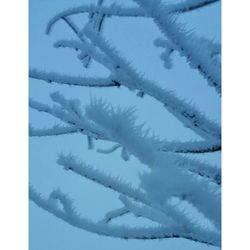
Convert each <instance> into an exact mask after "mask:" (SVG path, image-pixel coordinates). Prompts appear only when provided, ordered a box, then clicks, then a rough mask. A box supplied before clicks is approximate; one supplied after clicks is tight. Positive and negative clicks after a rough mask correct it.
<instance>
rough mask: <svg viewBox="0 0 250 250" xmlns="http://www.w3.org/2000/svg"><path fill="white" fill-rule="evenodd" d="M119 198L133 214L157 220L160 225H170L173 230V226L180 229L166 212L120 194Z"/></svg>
mask: <svg viewBox="0 0 250 250" xmlns="http://www.w3.org/2000/svg"><path fill="white" fill-rule="evenodd" d="M119 198H120V200H121V201H122V203H123V205H124V206H125V208H126V209H127V210H128V211H130V212H131V213H133V214H134V215H135V216H139V217H140V216H142V217H145V218H147V219H149V220H152V221H154V222H157V223H159V224H161V225H166V226H171V227H172V228H173V231H175V229H174V228H178V230H180V227H179V226H178V224H177V223H176V222H175V221H174V220H172V219H171V218H169V217H167V216H166V214H164V213H162V212H160V211H157V210H155V209H153V208H151V207H149V206H145V205H142V204H138V203H136V202H133V201H131V200H130V199H128V198H127V197H126V196H123V195H120V197H119Z"/></svg>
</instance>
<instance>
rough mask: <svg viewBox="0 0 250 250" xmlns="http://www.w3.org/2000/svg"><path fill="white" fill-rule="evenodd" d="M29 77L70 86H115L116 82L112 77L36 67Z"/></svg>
mask: <svg viewBox="0 0 250 250" xmlns="http://www.w3.org/2000/svg"><path fill="white" fill-rule="evenodd" d="M29 77H30V78H33V79H37V80H43V81H46V82H48V83H52V82H55V83H59V84H66V85H69V86H79V87H82V86H86V87H114V86H116V85H115V83H113V82H112V80H111V79H110V78H96V77H82V76H69V75H64V74H59V73H54V72H43V71H38V70H36V69H30V71H29Z"/></svg>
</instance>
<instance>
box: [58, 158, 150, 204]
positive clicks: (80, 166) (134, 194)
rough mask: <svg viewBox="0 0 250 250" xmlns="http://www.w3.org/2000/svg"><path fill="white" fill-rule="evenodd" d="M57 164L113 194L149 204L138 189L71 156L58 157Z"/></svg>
mask: <svg viewBox="0 0 250 250" xmlns="http://www.w3.org/2000/svg"><path fill="white" fill-rule="evenodd" d="M57 163H58V164H59V165H61V166H63V167H64V169H65V170H70V171H72V172H74V173H76V174H78V175H80V176H82V177H84V178H87V179H90V180H92V181H94V182H96V183H98V184H100V185H102V186H104V187H106V188H109V189H111V190H113V191H115V192H118V193H120V194H123V195H125V196H128V197H130V198H132V199H134V200H138V201H140V202H142V203H146V204H149V201H148V200H147V198H146V197H145V194H144V193H142V192H141V191H140V190H139V189H136V188H133V187H132V186H131V185H130V184H129V183H125V182H124V181H122V180H120V179H119V178H118V177H116V178H115V177H112V176H109V175H106V174H104V173H102V172H101V171H99V170H97V169H94V168H93V167H92V166H89V165H86V164H84V163H83V162H77V161H76V159H75V157H73V156H71V155H68V156H66V155H62V154H61V155H60V156H59V158H58V160H57Z"/></svg>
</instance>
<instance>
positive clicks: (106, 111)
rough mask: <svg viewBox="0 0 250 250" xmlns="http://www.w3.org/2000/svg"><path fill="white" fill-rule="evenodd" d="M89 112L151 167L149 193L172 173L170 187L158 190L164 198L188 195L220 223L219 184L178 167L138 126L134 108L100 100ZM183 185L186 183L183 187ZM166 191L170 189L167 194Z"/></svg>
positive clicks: (203, 210) (92, 105)
mask: <svg viewBox="0 0 250 250" xmlns="http://www.w3.org/2000/svg"><path fill="white" fill-rule="evenodd" d="M86 115H87V117H89V119H91V120H92V121H93V122H95V123H96V124H99V125H100V124H101V125H102V128H103V129H104V130H105V131H106V133H107V134H109V136H110V138H112V139H113V140H114V141H117V142H118V143H119V144H121V145H123V146H124V147H125V148H127V149H128V151H129V152H130V153H131V154H133V155H134V156H135V157H137V158H138V159H139V160H140V161H141V162H142V163H143V164H145V165H147V166H148V167H150V169H151V170H152V172H151V173H149V174H148V175H147V174H145V175H144V177H141V180H142V183H144V184H145V183H147V184H146V186H145V187H146V188H145V190H147V192H149V194H148V195H151V194H150V193H151V192H152V197H153V196H155V195H156V194H155V193H154V190H152V185H155V186H158V184H160V185H163V184H162V183H165V181H164V180H165V179H166V177H168V178H167V182H166V183H165V185H166V187H165V188H164V187H162V188H164V189H163V190H162V192H160V191H157V195H161V199H163V200H164V199H167V197H169V195H170V196H171V195H174V196H183V195H184V196H185V197H186V199H187V200H188V201H189V202H190V203H192V204H193V205H194V206H195V207H197V208H198V209H199V211H200V212H201V213H203V214H204V215H205V216H206V217H207V218H208V219H209V220H211V221H212V222H213V223H215V225H216V226H218V227H220V195H219V193H216V190H217V188H214V187H212V186H211V185H210V182H209V181H207V180H205V179H202V180H198V179H197V178H196V177H194V176H192V175H190V174H189V173H188V172H187V171H185V170H184V169H180V168H178V165H177V160H178V158H176V155H175V154H173V153H163V152H161V151H158V150H157V149H155V147H154V140H153V138H148V136H147V135H146V134H145V133H144V132H143V130H142V128H141V127H140V126H135V117H134V115H133V113H132V111H131V110H121V109H117V110H115V109H112V108H110V107H107V106H106V107H105V106H104V105H103V104H102V103H98V102H97V103H92V104H91V105H90V106H89V107H87V108H86ZM157 178H158V179H157ZM162 178H163V179H162ZM170 179H171V180H170ZM153 180H154V181H153ZM177 180H178V181H177ZM168 182H169V183H168ZM179 182H180V183H179ZM180 186H182V187H183V188H182V189H181V190H180ZM164 190H165V191H164ZM163 192H166V196H164V195H163ZM157 195H156V197H157Z"/></svg>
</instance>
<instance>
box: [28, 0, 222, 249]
mask: <svg viewBox="0 0 250 250" xmlns="http://www.w3.org/2000/svg"><path fill="white" fill-rule="evenodd" d="M95 2H96V1H94V0H89V1H84V4H85V3H86V4H87V3H95ZM109 2H111V1H108V0H106V1H105V3H109ZM117 2H122V1H117ZM123 3H124V2H123ZM126 3H127V4H130V1H127V2H126ZM81 4H83V2H82V1H80V0H78V1H77V0H71V1H69V0H68V1H66V0H54V1H49V0H43V1H38V0H30V20H29V22H30V37H29V38H30V43H29V49H30V52H29V57H30V63H29V64H30V66H31V67H35V68H38V69H41V70H46V71H55V72H61V73H68V74H71V75H74V74H75V75H84V76H88V75H91V76H105V75H107V74H108V72H107V71H106V69H105V68H103V67H102V66H100V65H98V64H96V63H92V65H91V67H90V69H88V70H85V69H83V67H82V65H81V63H80V62H79V61H78V59H77V58H76V53H75V52H74V51H71V50H67V49H55V48H53V43H54V42H55V41H56V40H57V39H61V38H71V37H72V38H73V37H74V36H73V34H72V33H71V31H70V30H69V29H68V28H67V27H66V26H65V25H64V24H63V23H62V22H61V23H58V24H57V25H56V26H55V29H54V31H53V33H52V34H51V35H50V36H47V35H45V26H46V23H47V22H48V20H49V19H50V18H51V17H52V16H53V15H55V14H56V13H57V12H59V11H61V10H64V9H66V8H68V7H74V6H79V5H81ZM178 19H179V20H180V21H181V22H183V23H185V24H186V27H187V29H192V30H194V31H195V33H197V34H198V35H200V36H203V37H207V38H209V39H214V40H215V41H217V42H220V32H221V31H220V5H219V4H215V5H213V6H210V7H206V8H204V9H203V10H198V11H194V12H192V13H189V14H185V15H181V16H180V17H179V18H178ZM74 20H75V21H76V22H78V23H84V22H86V20H87V18H86V17H76V18H75V19H74ZM103 34H104V36H105V37H106V38H107V39H108V40H109V41H111V43H112V44H114V45H115V46H116V47H117V48H119V50H120V51H121V52H122V54H123V55H125V56H126V57H127V58H128V59H129V60H130V61H131V62H132V64H133V65H134V66H135V67H136V68H138V70H139V71H140V72H143V73H145V76H146V77H148V78H149V79H152V80H154V81H155V82H156V83H157V84H159V85H161V86H163V87H164V88H167V89H171V90H173V91H175V92H176V93H177V94H178V95H179V96H180V97H183V98H186V99H188V100H190V101H191V102H192V103H194V104H196V106H198V107H199V109H200V110H201V111H202V112H204V113H206V114H207V115H208V117H210V118H211V119H212V120H215V121H217V122H219V121H220V98H219V97H218V95H217V94H216V93H215V91H214V89H213V88H210V87H208V86H207V84H206V81H205V80H204V79H203V78H202V77H201V76H200V75H199V74H198V73H197V71H196V70H191V69H190V68H189V66H188V65H187V63H186V61H185V59H184V58H181V57H179V55H178V54H176V53H175V54H174V57H173V59H174V67H173V69H171V70H166V69H165V68H164V67H163V64H162V61H161V60H160V59H159V55H160V53H161V49H159V48H157V49H156V48H155V47H154V45H153V40H154V39H155V38H157V37H161V35H160V32H159V31H158V29H157V28H156V26H155V25H154V23H153V22H152V21H151V20H149V19H139V18H137V19H134V18H129V19H124V18H123V19H121V18H110V19H108V20H106V22H105V23H104V30H103ZM29 87H30V96H31V97H32V98H34V99H36V100H39V101H42V102H45V103H47V102H49V103H51V101H50V98H49V95H50V93H52V92H54V91H60V92H61V93H63V94H64V95H65V96H66V97H74V98H79V99H80V100H81V101H82V103H83V105H84V104H87V103H88V102H89V100H90V97H98V98H103V99H104V100H107V101H108V102H110V103H111V104H113V105H120V106H124V107H128V106H135V107H136V110H137V114H138V121H141V122H145V121H146V122H147V125H148V126H149V127H150V128H151V129H152V130H153V131H154V133H155V134H157V135H159V136H161V137H164V138H166V139H168V140H175V139H176V140H182V141H187V140H190V139H197V138H198V137H197V136H196V135H195V134H194V133H193V132H192V131H190V130H188V129H187V128H185V127H184V126H183V125H182V124H181V123H179V122H178V121H176V119H174V118H173V116H172V115H171V114H169V113H168V112H166V110H164V109H163V107H162V106H161V105H160V104H159V103H157V102H156V101H154V100H152V99H151V98H150V97H147V96H146V97H145V98H143V99H140V98H138V97H136V94H135V93H134V92H130V91H128V90H127V89H124V88H120V89H89V88H77V87H75V88H74V87H72V88H70V87H67V86H59V85H49V84H47V83H46V82H41V81H35V80H30V85H29ZM30 122H31V123H32V124H33V125H34V126H35V127H39V128H42V127H49V126H50V125H53V124H54V123H55V122H56V120H54V119H52V118H50V117H48V116H46V115H44V114H41V113H38V112H35V111H33V110H31V111H30ZM95 144H96V148H99V147H100V148H103V147H107V146H109V145H110V144H109V143H107V142H105V143H104V142H96V143H95ZM60 152H65V153H69V152H71V153H73V154H75V155H77V156H78V157H79V158H80V159H82V160H84V161H86V162H87V163H90V164H92V165H94V166H95V167H96V168H100V169H102V170H103V169H105V171H106V172H107V173H112V174H113V175H118V176H121V178H123V179H124V180H127V181H130V182H131V183H132V184H133V185H138V173H141V172H143V171H146V168H145V166H142V165H141V163H139V162H138V161H137V160H136V159H135V158H132V159H131V160H130V161H128V162H124V161H122V160H121V158H120V156H119V152H115V153H114V154H112V155H101V154H98V153H96V152H95V150H92V151H89V150H87V143H86V138H85V137H84V136H83V135H71V136H62V137H53V138H52V137H49V138H31V139H30V153H29V159H30V182H32V183H33V185H34V186H35V187H36V188H37V189H38V190H39V191H40V192H41V193H43V194H44V195H48V194H49V193H50V191H51V190H53V189H55V188H57V187H60V188H61V189H62V190H63V191H65V192H66V193H69V194H70V196H71V197H73V198H74V200H75V204H76V205H77V207H78V208H79V212H81V213H82V214H83V215H85V216H87V217H89V218H91V219H93V220H98V219H101V218H102V216H103V215H104V213H105V212H107V211H109V210H110V209H112V208H118V207H119V206H120V203H119V201H118V199H117V194H114V193H112V192H111V191H108V190H105V189H103V188H102V187H100V186H98V185H96V184H94V183H91V182H90V181H88V180H84V179H81V178H79V177H75V176H74V175H73V174H70V173H66V172H64V171H63V170H62V169H61V167H59V166H58V165H57V164H56V159H57V155H58V153H60ZM200 157H201V158H203V159H206V160H207V161H210V162H213V163H216V164H220V154H219V153H215V154H211V155H206V156H200ZM126 222H130V223H132V224H133V225H135V224H136V223H139V222H137V221H135V220H134V219H133V218H132V217H131V218H130V217H127V218H126ZM118 223H124V221H122V220H121V221H120V222H118ZM140 223H142V224H146V222H145V221H140ZM100 246H101V248H102V249H118V248H119V249H131V250H133V249H145V250H147V249H157V250H161V249H173V250H175V249H192V250H195V249H207V247H206V246H203V245H199V244H194V243H193V242H189V241H186V240H161V241H158V240H157V241H146V242H145V241H144V242H143V241H136V240H131V241H125V240H120V239H113V238H107V237H103V236H98V235H94V234H91V233H88V232H85V231H81V230H79V229H75V228H73V227H71V226H69V225H68V224H66V223H65V222H62V221H59V220H58V219H56V218H55V217H53V216H52V215H50V214H48V213H47V212H45V211H42V210H41V209H40V208H38V207H36V206H35V205H34V204H33V203H30V249H31V250H44V249H53V250H54V249H55V250H57V249H58V250H59V249H60V250H69V249H70V250H71V249H74V250H78V249H83V248H87V249H91V250H98V249H100ZM168 247H169V248H168ZM211 249H212V247H211Z"/></svg>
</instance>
